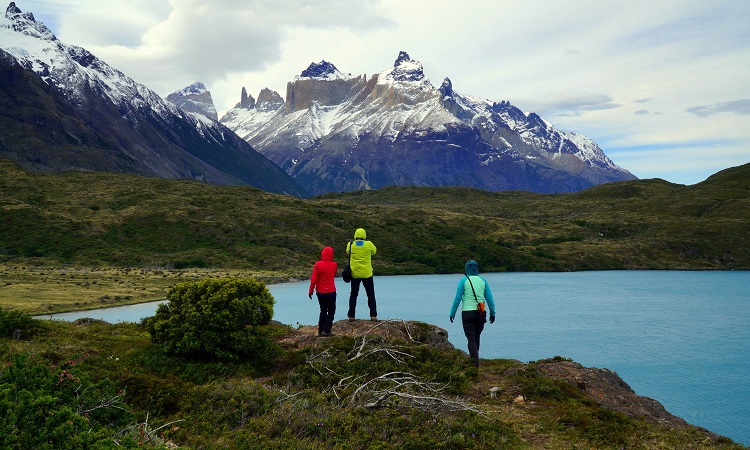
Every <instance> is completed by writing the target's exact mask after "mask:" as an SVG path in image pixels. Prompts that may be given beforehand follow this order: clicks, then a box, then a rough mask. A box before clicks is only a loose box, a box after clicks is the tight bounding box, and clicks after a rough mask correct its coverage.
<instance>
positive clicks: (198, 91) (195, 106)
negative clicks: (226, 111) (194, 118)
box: [166, 81, 219, 120]
mask: <svg viewBox="0 0 750 450" xmlns="http://www.w3.org/2000/svg"><path fill="white" fill-rule="evenodd" d="M166 100H167V101H168V102H170V103H172V104H173V105H176V106H178V107H179V108H181V109H182V110H183V111H187V112H192V113H196V114H200V115H202V116H205V117H208V118H209V119H211V120H219V116H218V114H217V113H216V107H215V106H214V101H213V98H211V92H210V91H209V90H208V88H206V85H205V84H203V83H201V82H200V81H196V82H195V83H193V84H191V85H190V86H188V87H186V88H184V89H180V90H179V91H175V92H172V93H171V94H169V95H168V96H167V99H166Z"/></svg>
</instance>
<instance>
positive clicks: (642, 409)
mask: <svg viewBox="0 0 750 450" xmlns="http://www.w3.org/2000/svg"><path fill="white" fill-rule="evenodd" d="M536 366H537V368H538V369H539V370H541V371H542V372H543V373H545V374H547V375H548V376H550V377H551V378H554V379H557V380H562V381H565V382H566V383H568V384H571V385H573V386H575V387H577V388H578V389H580V390H581V391H582V392H583V393H584V394H585V395H586V396H587V397H589V398H590V399H592V400H593V401H594V402H596V404H598V405H599V406H602V407H603V408H605V409H608V410H610V411H615V412H619V413H622V414H625V415H627V416H630V417H634V418H641V419H645V420H647V421H649V422H651V423H655V424H662V425H670V426H686V425H687V422H685V420H683V419H681V418H679V417H677V416H675V415H673V414H671V413H670V412H669V411H667V410H666V409H665V408H664V406H662V404H661V403H659V402H658V401H656V400H654V399H652V398H649V397H642V396H640V395H638V394H636V393H635V391H633V389H631V387H630V386H629V385H628V384H627V383H626V382H625V381H624V380H623V379H622V378H620V376H619V375H617V373H616V372H613V371H611V370H609V369H597V368H591V367H584V366H582V365H580V364H578V363H576V362H573V361H563V360H557V359H545V360H542V361H538V362H537V364H536Z"/></svg>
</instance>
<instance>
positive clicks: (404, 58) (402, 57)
mask: <svg viewBox="0 0 750 450" xmlns="http://www.w3.org/2000/svg"><path fill="white" fill-rule="evenodd" d="M388 77H389V78H391V79H393V80H396V81H422V80H423V79H424V70H423V69H422V63H420V62H419V61H414V60H412V59H411V58H410V57H409V54H408V53H406V52H405V51H400V52H399V53H398V58H396V62H395V63H394V64H393V70H391V72H390V73H389V74H388Z"/></svg>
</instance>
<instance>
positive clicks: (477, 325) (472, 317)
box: [461, 311, 484, 367]
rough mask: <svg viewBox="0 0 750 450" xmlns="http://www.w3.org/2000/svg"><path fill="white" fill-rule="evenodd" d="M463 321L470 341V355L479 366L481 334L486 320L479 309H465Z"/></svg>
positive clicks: (465, 332) (462, 314) (462, 316)
mask: <svg viewBox="0 0 750 450" xmlns="http://www.w3.org/2000/svg"><path fill="white" fill-rule="evenodd" d="M461 323H462V324H463V326H464V334H465V335H466V340H468V341H469V356H470V357H471V359H472V360H473V361H474V365H475V366H477V367H479V336H480V335H481V334H482V330H484V321H483V320H482V317H481V316H480V315H479V311H463V312H461Z"/></svg>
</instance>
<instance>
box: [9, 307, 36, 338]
mask: <svg viewBox="0 0 750 450" xmlns="http://www.w3.org/2000/svg"><path fill="white" fill-rule="evenodd" d="M38 322H39V321H38V320H35V319H33V318H32V317H31V316H30V315H28V314H24V313H21V312H18V311H3V309H2V308H0V338H9V337H12V336H13V333H14V332H15V331H16V330H18V333H20V336H21V337H27V336H29V335H31V334H33V332H34V331H35V329H36V328H37V324H38Z"/></svg>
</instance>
